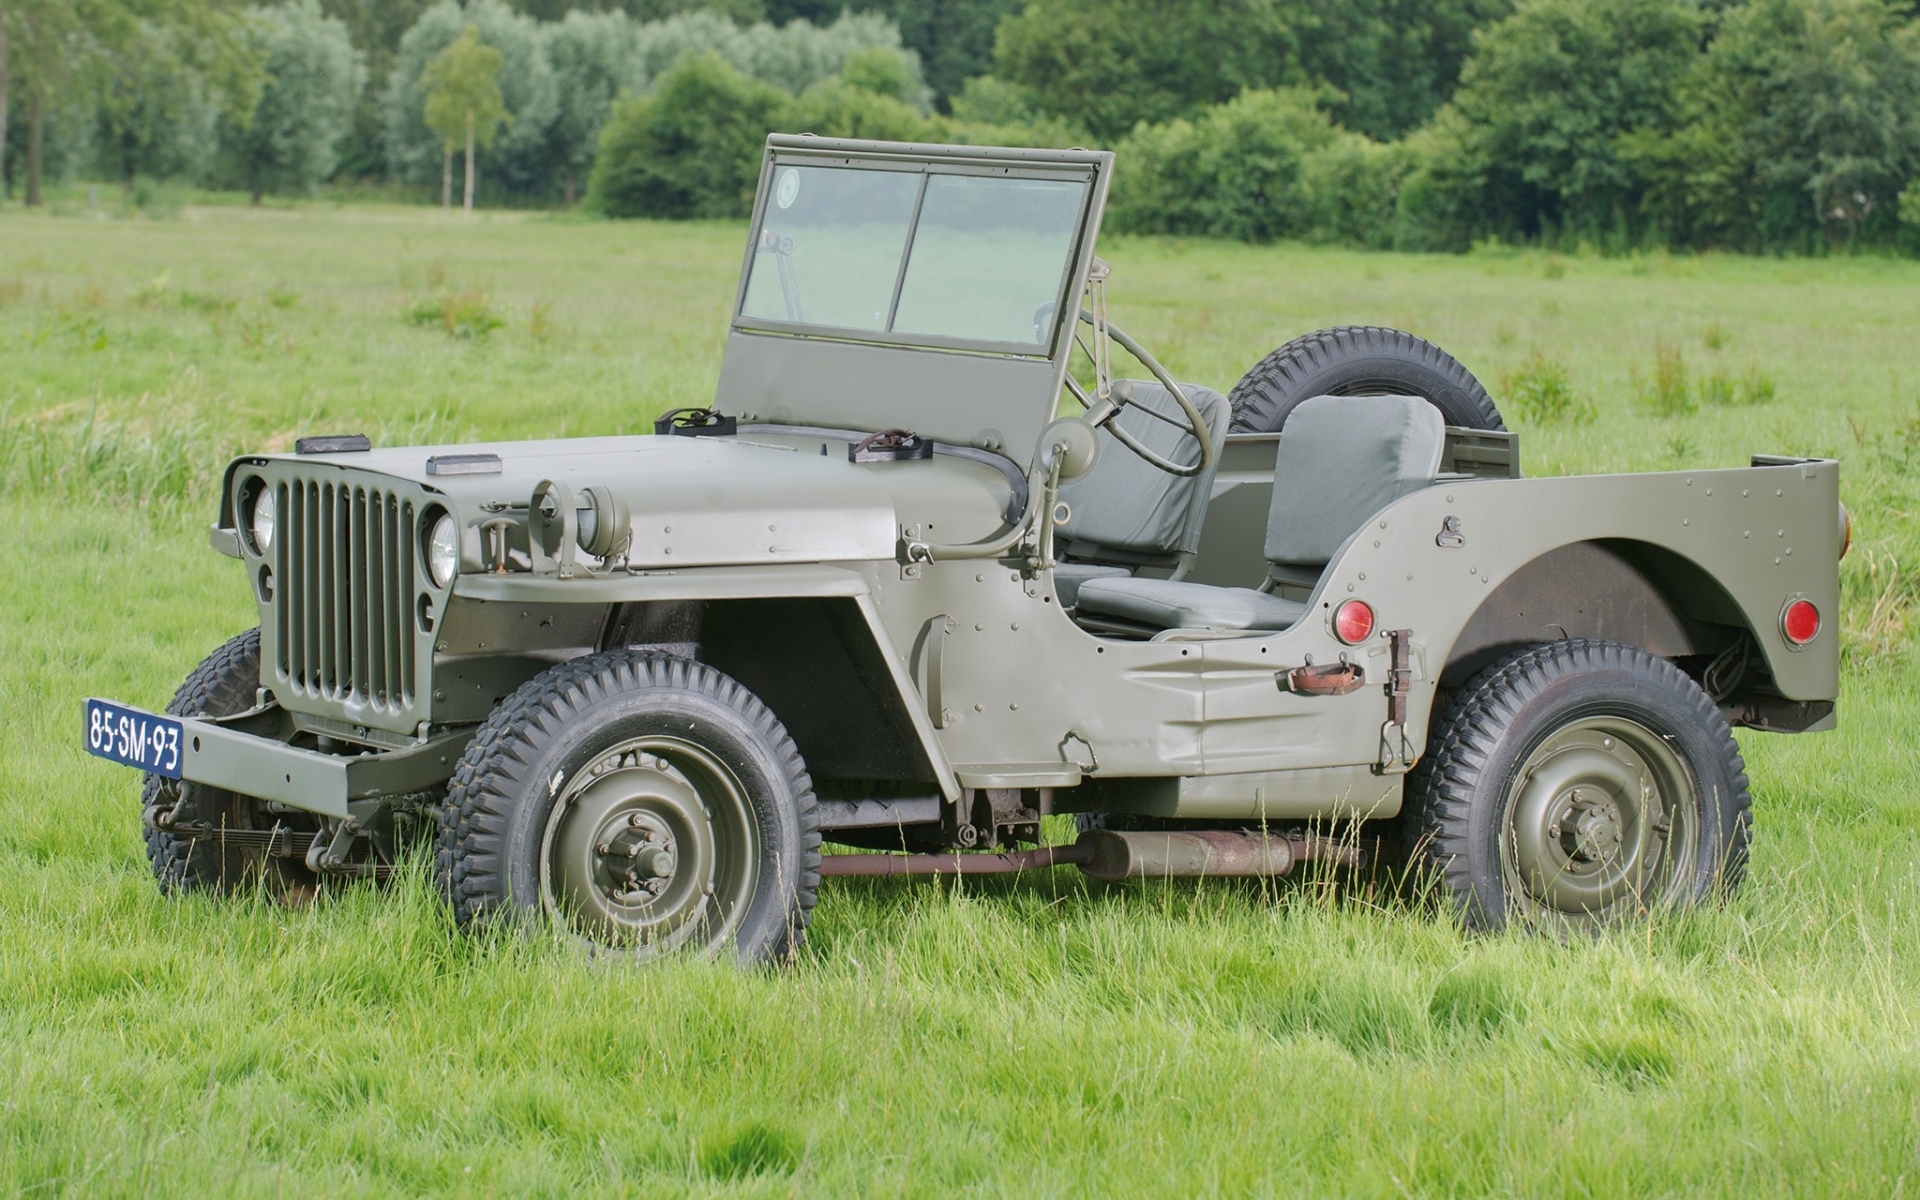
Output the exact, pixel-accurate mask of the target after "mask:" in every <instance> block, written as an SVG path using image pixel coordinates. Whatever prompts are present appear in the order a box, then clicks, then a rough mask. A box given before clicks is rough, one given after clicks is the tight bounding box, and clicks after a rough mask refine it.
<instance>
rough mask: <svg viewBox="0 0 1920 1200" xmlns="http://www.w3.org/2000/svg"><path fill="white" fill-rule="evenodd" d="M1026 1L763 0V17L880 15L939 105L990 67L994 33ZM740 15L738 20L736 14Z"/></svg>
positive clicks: (822, 21) (817, 20) (817, 19)
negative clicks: (914, 62) (918, 65)
mask: <svg viewBox="0 0 1920 1200" xmlns="http://www.w3.org/2000/svg"><path fill="white" fill-rule="evenodd" d="M1025 2H1026V0H853V3H851V4H849V3H845V2H843V0H767V3H766V5H765V12H764V16H765V19H766V20H768V21H770V22H772V23H773V24H776V25H780V24H785V23H787V22H790V21H793V20H796V19H801V20H807V21H811V22H813V23H814V24H815V25H826V24H828V23H830V22H831V21H833V19H834V18H835V17H837V16H839V15H840V14H841V13H843V12H848V11H851V12H854V13H861V14H865V13H871V14H874V15H876V16H880V17H884V18H886V19H887V20H889V21H891V22H892V24H893V25H894V26H895V27H896V28H898V29H899V31H900V44H901V45H902V46H904V47H906V48H907V49H910V50H912V51H913V52H914V53H915V54H916V55H917V56H918V57H919V60H920V62H921V63H922V64H923V65H924V67H925V70H926V79H927V84H928V86H929V87H930V88H931V89H932V91H933V95H934V97H935V99H937V100H938V101H939V102H940V103H941V105H942V107H943V108H945V107H946V106H947V104H948V102H949V101H951V99H952V98H953V97H954V96H957V95H958V94H959V93H960V92H961V91H962V90H963V89H964V88H965V87H966V86H967V84H968V83H970V82H971V81H973V80H975V79H978V78H982V77H986V76H987V72H989V71H991V70H992V69H993V39H994V31H995V30H996V29H997V28H998V27H999V25H1000V22H1001V20H1002V19H1003V18H1005V17H1007V16H1008V15H1009V14H1012V13H1017V12H1019V11H1020V9H1021V7H1022V6H1023V5H1024V4H1025ZM736 19H738V18H736Z"/></svg>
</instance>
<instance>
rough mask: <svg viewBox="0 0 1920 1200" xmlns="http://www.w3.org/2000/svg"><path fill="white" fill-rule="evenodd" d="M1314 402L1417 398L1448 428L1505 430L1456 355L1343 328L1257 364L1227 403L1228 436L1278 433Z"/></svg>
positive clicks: (1400, 336)
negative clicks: (1229, 406)
mask: <svg viewBox="0 0 1920 1200" xmlns="http://www.w3.org/2000/svg"><path fill="white" fill-rule="evenodd" d="M1314 396H1419V397H1420V398H1422V399H1423V400H1426V401H1427V402H1428V403H1430V404H1432V405H1433V406H1434V407H1435V408H1437V409H1439V410H1440V415H1441V416H1443V417H1445V418H1446V422H1447V424H1449V425H1461V426H1465V427H1467V428H1470V429H1505V428H1506V424H1505V422H1503V421H1502V420H1501V419H1500V411H1499V410H1498V409H1496V408H1495V407H1494V405H1493V397H1491V396H1489V395H1487V389H1486V388H1484V387H1482V386H1480V381H1479V380H1478V379H1475V378H1474V377H1473V372H1471V371H1469V370H1467V369H1466V368H1465V367H1463V366H1461V365H1460V361H1459V360H1458V359H1456V358H1454V357H1453V355H1451V354H1448V353H1447V352H1446V351H1444V350H1442V349H1440V347H1438V346H1436V345H1434V344H1433V343H1432V342H1429V341H1427V340H1426V339H1424V338H1417V337H1415V336H1413V335H1412V334H1410V333H1402V332H1401V331H1400V330H1398V329H1383V328H1380V327H1377V326H1372V325H1342V326H1338V327H1336V328H1333V329H1321V330H1317V331H1315V332H1313V333H1308V334H1303V335H1301V336H1300V337H1297V338H1295V339H1293V340H1292V341H1290V342H1288V343H1287V344H1286V345H1284V346H1282V347H1280V348H1279V349H1278V350H1275V351H1274V352H1273V353H1272V354H1269V355H1267V356H1266V357H1265V358H1263V359H1261V360H1260V361H1259V362H1258V363H1256V364H1254V367H1253V369H1252V370H1250V371H1248V372H1247V373H1246V374H1245V375H1244V376H1242V377H1241V379H1240V382H1239V383H1236V384H1234V385H1233V391H1232V392H1231V393H1230V394H1229V395H1228V397H1227V399H1228V402H1229V403H1231V404H1232V405H1233V430H1234V432H1236V433H1278V432H1279V431H1280V429H1281V427H1282V426H1284V425H1285V424H1286V423H1287V417H1288V415H1289V414H1291V413H1292V412H1293V410H1294V406H1295V405H1297V404H1299V403H1300V402H1301V401H1302V400H1308V399H1311V398H1312V397H1314Z"/></svg>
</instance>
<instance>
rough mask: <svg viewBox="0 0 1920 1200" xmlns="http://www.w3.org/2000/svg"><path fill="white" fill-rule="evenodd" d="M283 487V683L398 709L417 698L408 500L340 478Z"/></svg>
mask: <svg viewBox="0 0 1920 1200" xmlns="http://www.w3.org/2000/svg"><path fill="white" fill-rule="evenodd" d="M275 486H277V487H278V488H279V497H278V501H279V523H280V527H279V530H278V537H277V538H276V539H275V545H274V560H275V561H274V575H275V577H276V578H277V580H278V583H277V585H276V586H275V589H274V596H273V606H274V611H275V635H276V636H275V638H274V641H275V642H276V644H277V648H278V664H277V665H278V667H279V675H280V680H281V686H282V687H287V688H291V689H292V690H293V692H294V693H295V694H296V695H305V696H310V697H316V698H319V699H323V700H327V701H331V702H333V703H337V704H341V705H344V706H346V707H347V708H348V709H350V710H360V709H365V708H371V709H372V710H374V712H376V713H386V714H399V713H402V712H404V711H405V710H407V709H409V708H410V707H411V706H412V704H413V695H414V691H413V690H414V659H415V648H414V638H413V624H412V621H411V619H410V613H409V602H410V600H411V597H412V595H413V591H414V586H413V584H414V580H413V563H414V558H415V553H416V552H415V546H414V538H415V533H414V529H415V521H416V514H415V512H414V505H413V501H412V500H411V499H410V498H408V497H406V496H402V495H400V494H398V493H395V492H392V491H387V490H384V489H382V488H380V487H377V486H369V485H367V484H364V483H354V482H350V481H344V480H338V479H335V480H327V481H325V482H322V481H318V480H309V479H298V478H296V479H289V480H284V481H281V482H280V483H278V484H276V485H275Z"/></svg>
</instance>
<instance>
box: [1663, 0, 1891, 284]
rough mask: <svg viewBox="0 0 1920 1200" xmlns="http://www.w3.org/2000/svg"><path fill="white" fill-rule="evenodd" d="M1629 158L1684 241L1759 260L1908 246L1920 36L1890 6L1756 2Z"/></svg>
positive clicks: (1863, 0) (1819, 0)
mask: <svg viewBox="0 0 1920 1200" xmlns="http://www.w3.org/2000/svg"><path fill="white" fill-rule="evenodd" d="M1682 104H1683V108H1684V116H1685V119H1684V122H1683V123H1682V124H1681V126H1680V128H1678V129H1677V130H1674V131H1672V132H1670V133H1665V134H1662V135H1658V136H1644V137H1641V138H1638V139H1636V140H1634V141H1633V142H1632V143H1631V144H1630V146H1629V149H1630V150H1631V151H1632V152H1633V153H1634V154H1635V155H1636V161H1637V164H1638V166H1639V168H1640V170H1641V171H1642V173H1643V174H1644V175H1645V176H1646V177H1647V179H1648V190H1649V195H1650V204H1649V207H1650V208H1651V209H1652V210H1653V211H1654V212H1655V213H1656V215H1657V217H1658V219H1659V220H1660V221H1661V223H1662V224H1663V225H1664V226H1665V227H1666V229H1667V231H1668V233H1669V235H1670V236H1671V237H1672V238H1673V239H1674V240H1676V241H1688V242H1692V243H1694V244H1710V245H1722V246H1728V247H1732V248H1739V249H1748V250H1758V249H1779V248H1787V247H1793V248H1797V249H1802V250H1812V249H1818V248H1820V247H1821V245H1822V244H1823V243H1832V244H1835V245H1842V246H1850V245H1855V244H1858V243H1860V242H1862V241H1885V240H1889V239H1891V238H1894V237H1897V236H1899V233H1898V224H1899V219H1898V207H1899V196H1900V193H1901V189H1902V188H1903V187H1904V186H1905V185H1906V184H1907V181H1908V180H1910V179H1913V178H1915V177H1916V176H1917V175H1920V25H1915V24H1914V23H1913V22H1912V21H1910V20H1903V19H1902V18H1901V17H1900V16H1899V15H1898V14H1897V13H1895V12H1894V11H1893V10H1892V9H1891V8H1890V6H1888V5H1887V4H1885V3H1882V2H1881V0H1753V2H1752V3H1749V4H1746V5H1743V6H1741V7H1740V8H1738V9H1733V10H1729V11H1728V12H1727V13H1726V14H1724V17H1723V22H1722V25H1721V28H1720V31H1719V35H1718V36H1717V37H1715V38H1714V40H1713V43H1712V45H1711V46H1710V47H1709V48H1708V50H1707V53H1706V54H1705V55H1704V56H1702V57H1701V58H1700V59H1699V60H1698V62H1697V63H1696V64H1695V67H1694V70H1693V71H1692V72H1691V73H1690V74H1689V75H1688V77H1687V79H1686V81H1685V84H1684V86H1683V88H1682Z"/></svg>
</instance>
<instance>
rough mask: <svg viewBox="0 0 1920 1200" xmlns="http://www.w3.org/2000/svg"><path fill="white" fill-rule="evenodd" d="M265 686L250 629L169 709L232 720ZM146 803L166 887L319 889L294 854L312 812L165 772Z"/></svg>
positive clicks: (195, 676)
mask: <svg viewBox="0 0 1920 1200" xmlns="http://www.w3.org/2000/svg"><path fill="white" fill-rule="evenodd" d="M259 689H260V631H259V630H258V629H249V630H247V631H246V632H245V633H243V634H240V635H239V636H237V637H234V638H231V639H229V640H228V642H227V643H226V644H225V645H223V646H221V647H220V648H219V649H218V650H215V651H214V652H213V653H212V654H209V655H207V657H206V658H205V660H203V661H202V662H201V663H200V665H199V666H198V667H195V668H194V670H193V673H192V674H190V675H188V676H187V678H186V681H185V682H184V683H182V684H181V685H180V690H179V691H177V692H175V693H174V695H173V700H172V702H171V703H169V704H168V705H167V712H168V713H169V714H170V715H172V716H176V717H231V716H234V715H235V714H237V713H243V712H246V711H247V710H248V709H250V708H252V707H253V706H254V700H255V697H256V695H257V694H258V692H259ZM140 807H141V812H142V823H143V824H144V826H145V831H146V842H147V861H148V862H149V863H151V864H152V866H153V874H154V878H155V879H157V880H158V881H159V884H160V890H161V891H162V892H165V893H168V894H169V895H171V894H176V893H181V892H212V893H214V894H216V895H225V894H229V893H232V892H235V891H239V890H241V889H243V888H246V887H249V886H252V885H253V884H254V883H256V882H257V883H259V884H260V885H261V886H263V887H265V888H266V890H267V891H268V893H269V894H271V895H273V896H274V897H276V898H278V899H296V898H299V897H301V896H311V895H312V893H313V891H314V888H315V887H316V886H317V881H316V879H315V878H314V875H313V873H312V872H311V871H309V870H307V868H306V864H305V861H304V859H302V858H301V857H300V856H299V855H297V854H294V853H293V852H292V850H293V848H294V847H295V846H296V843H295V841H294V836H293V835H295V834H311V833H312V832H313V830H314V828H315V827H316V822H315V821H314V820H313V819H312V818H310V817H307V816H306V815H305V814H292V813H289V814H286V815H282V816H276V815H275V814H273V813H272V812H269V811H268V810H267V805H266V801H264V800H260V799H257V798H256V797H253V796H245V795H242V794H240V793H239V792H229V791H225V790H223V789H220V788H212V787H207V786H206V785H205V784H198V783H186V782H184V781H182V780H178V779H167V778H165V777H164V776H160V775H148V776H147V777H146V780H145V783H144V784H143V786H142V787H141V790H140ZM163 826H165V827H163Z"/></svg>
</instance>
